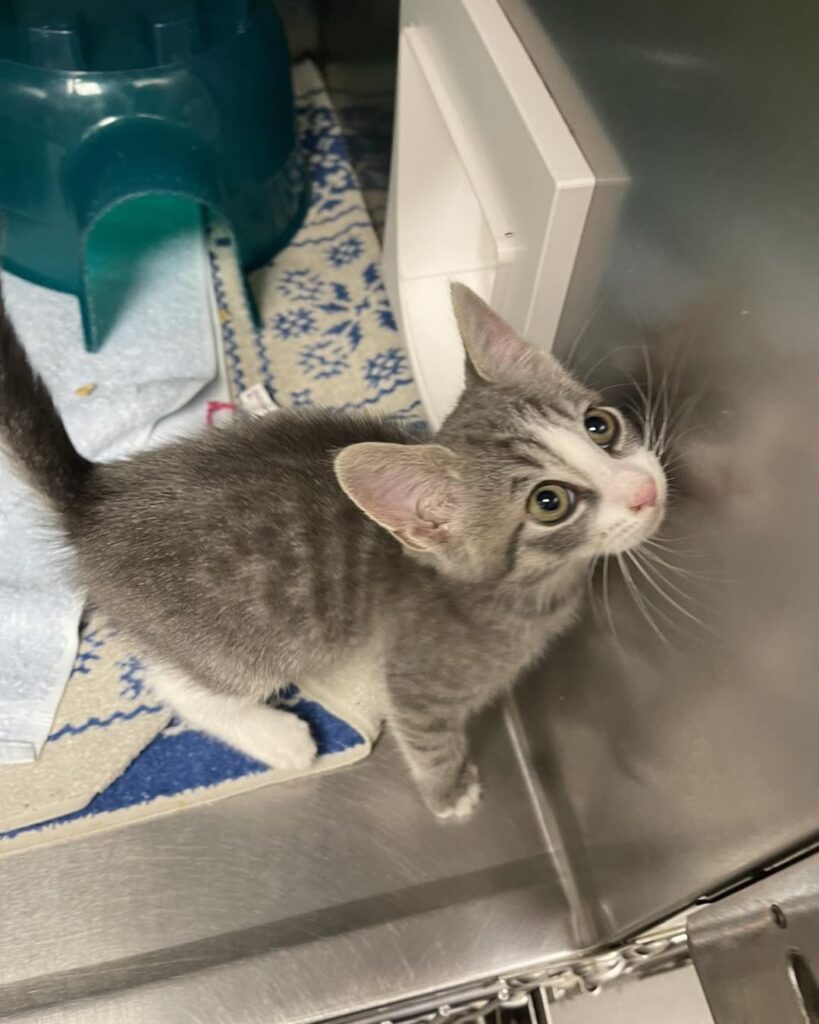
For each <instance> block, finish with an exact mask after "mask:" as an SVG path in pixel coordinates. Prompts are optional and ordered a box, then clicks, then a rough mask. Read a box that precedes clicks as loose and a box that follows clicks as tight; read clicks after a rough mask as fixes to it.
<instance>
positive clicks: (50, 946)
mask: <svg viewBox="0 0 819 1024" xmlns="http://www.w3.org/2000/svg"><path fill="white" fill-rule="evenodd" d="M502 3H503V6H504V7H505V9H506V10H507V11H508V13H509V15H510V18H511V19H512V21H513V22H514V23H515V24H517V25H518V27H519V28H520V34H521V37H522V39H523V42H524V44H525V45H527V46H529V48H530V52H531V54H532V57H533V59H534V60H535V62H536V63H538V62H539V67H540V70H541V73H542V75H543V76H544V78H545V80H546V82H547V84H548V85H549V86H550V88H551V89H552V91H553V93H554V95H555V98H556V99H557V101H558V103H559V105H561V106H562V107H563V108H564V111H565V113H566V116H567V117H568V118H569V120H570V122H571V123H572V127H573V129H574V130H575V132H576V134H577V137H578V139H579V140H580V142H581V145H582V146H583V147H584V149H585V150H586V152H587V155H588V156H589V157H590V159H592V160H593V162H594V159H595V158H596V159H597V160H598V161H600V160H601V159H603V158H602V157H601V156H600V154H601V153H603V154H606V153H608V154H609V155H611V154H616V156H617V161H616V167H615V168H614V169H612V168H613V167H614V164H612V165H611V166H605V167H604V166H602V165H601V166H599V167H596V168H595V169H596V170H600V171H603V172H605V173H606V174H608V175H609V179H610V180H611V181H612V182H620V181H622V176H621V177H620V178H618V177H617V175H618V174H621V171H622V169H623V168H624V169H625V173H626V174H627V175H628V177H629V178H630V186H629V189H628V191H627V193H626V195H625V199H624V203H623V206H622V208H621V213H620V215H619V220H618V221H617V223H616V229H615V230H614V231H613V232H612V231H609V232H608V233H607V232H606V231H603V232H602V234H601V233H600V232H590V233H589V234H588V236H587V237H586V238H585V239H584V245H586V246H590V247H593V248H594V250H595V251H587V252H586V253H583V254H581V262H580V268H581V270H582V268H584V267H586V268H588V267H590V266H594V265H595V264H596V263H598V262H599V259H598V258H599V255H600V250H599V247H600V246H602V245H604V244H607V243H605V241H604V238H605V236H606V235H607V234H608V235H609V236H611V238H612V241H611V246H612V247H611V251H610V255H609V257H608V259H607V260H606V261H605V263H606V268H607V269H606V272H605V273H604V275H603V278H602V281H601V285H600V290H599V293H598V294H597V295H596V296H595V299H594V301H589V302H588V308H587V309H585V310H580V309H578V308H576V303H575V304H574V306H572V304H571V303H570V308H569V309H567V314H566V320H565V322H564V323H563V324H562V326H561V336H560V338H559V344H558V347H559V348H560V349H562V351H563V352H564V354H566V353H571V354H572V355H573V357H574V358H575V360H576V361H578V362H580V363H584V362H585V363H586V364H587V365H591V364H593V363H594V362H595V361H597V360H599V359H601V358H602V362H600V364H599V365H598V367H597V368H596V369H595V373H596V375H597V376H598V377H600V379H601V380H602V381H603V382H604V383H605V382H606V381H607V380H615V379H616V378H617V377H618V376H619V375H620V374H622V373H625V374H626V375H628V374H629V373H634V374H637V376H638V377H640V376H643V377H644V376H645V375H644V371H643V370H642V363H641V361H640V357H639V352H638V350H636V349H634V348H633V347H631V346H633V345H634V343H635V341H636V342H637V343H639V344H643V343H645V344H646V345H647V347H648V350H649V352H650V357H651V362H652V364H653V365H654V367H655V370H657V371H658V372H660V373H663V372H665V373H667V376H668V378H669V380H671V381H678V380H679V381H680V385H679V391H678V394H677V404H678V407H679V401H680V399H682V401H683V402H685V401H686V400H688V399H690V401H689V402H688V405H687V408H685V409H684V410H683V411H685V416H684V417H682V419H683V421H684V422H685V423H686V426H687V427H688V426H690V427H692V428H693V429H694V432H693V433H692V434H689V435H688V437H687V440H686V443H685V445H684V446H683V448H682V449H681V450H680V454H681V457H683V460H684V461H683V463H682V465H683V466H684V467H686V473H685V474H681V473H680V469H679V466H678V467H676V470H675V474H676V476H675V486H676V487H677V489H678V491H679V492H680V494H681V499H680V501H679V502H678V505H677V509H676V511H675V514H674V516H673V517H672V523H671V525H670V527H669V531H668V532H669V535H670V536H671V537H675V538H680V537H682V538H685V539H684V540H679V539H674V540H670V541H669V544H670V545H671V547H672V548H673V549H675V551H676V552H677V553H666V555H665V557H666V560H667V561H671V562H674V563H676V564H679V565H680V566H681V567H683V569H684V570H685V572H684V573H683V574H681V575H679V576H676V577H675V578H674V582H675V585H676V586H677V587H678V588H679V589H681V590H683V591H684V592H685V595H686V596H681V595H680V594H679V593H678V592H677V591H669V594H670V596H671V598H672V601H671V602H669V601H664V599H663V598H661V597H660V596H659V595H658V594H656V593H655V592H653V590H652V587H651V586H650V585H648V584H646V583H645V582H644V581H643V585H644V596H643V600H644V601H648V602H651V604H652V605H653V606H654V612H653V614H654V616H655V618H657V619H658V620H659V623H660V628H661V630H662V632H663V633H664V634H666V635H667V637H668V642H664V641H661V640H660V639H658V638H657V636H656V635H655V633H654V632H653V631H652V630H651V628H650V627H648V626H647V625H646V624H645V623H643V622H642V620H641V619H640V617H639V616H638V615H637V614H636V613H634V611H633V606H632V610H631V611H629V610H628V608H629V606H628V605H627V603H626V602H625V601H623V600H622V599H623V598H624V597H626V598H627V597H628V595H627V594H623V593H622V589H623V588H622V587H620V588H619V591H620V592H616V593H613V594H612V600H613V601H614V603H615V610H614V613H613V617H614V620H615V623H616V627H617V630H616V636H611V635H610V634H611V630H610V629H609V627H608V624H607V621H606V615H605V612H601V614H600V616H599V621H596V622H592V620H591V617H590V618H589V620H588V621H587V622H586V623H585V624H584V627H583V629H581V630H580V631H579V632H578V634H577V635H575V636H574V637H573V638H572V639H571V640H570V641H568V642H566V643H565V644H564V645H563V646H562V647H561V649H560V650H558V651H556V652H554V653H553V654H552V656H551V658H550V659H549V660H548V662H547V663H546V664H545V665H544V667H543V668H542V669H540V670H538V671H537V672H535V673H533V676H532V678H531V679H529V680H528V681H527V683H526V684H525V686H524V687H523V689H522V690H521V691H520V697H519V700H518V702H517V709H518V710H517V712H516V715H517V718H516V722H517V725H516V727H515V730H513V731H512V732H511V733H510V732H509V731H508V730H507V728H506V727H505V725H504V724H503V722H502V719H501V716H500V715H499V714H498V713H493V714H492V715H490V716H489V718H488V719H487V721H486V722H485V729H484V735H483V739H482V742H481V743H480V745H479V760H480V762H481V766H482V770H483V774H484V779H485V782H486V794H487V795H486V801H485V803H484V805H483V807H482V809H481V810H480V813H479V814H478V816H477V817H476V818H475V819H474V821H472V822H470V823H469V824H467V825H466V826H464V827H462V828H444V827H441V826H439V825H438V824H436V823H435V822H434V821H433V820H431V818H430V817H429V815H428V813H427V812H426V811H425V810H424V808H423V807H422V805H421V804H420V802H419V801H418V799H417V797H416V795H415V792H414V790H413V788H412V786H411V784H410V783H409V781H408V780H407V777H406V772H405V770H404V768H403V765H402V764H401V763H400V760H399V758H398V757H397V755H396V753H395V750H394V749H393V747H392V745H391V743H390V742H389V740H387V741H385V742H384V743H383V744H381V745H380V746H379V748H378V749H377V750H376V752H375V753H374V755H373V756H372V758H370V759H369V760H368V761H367V762H366V763H364V764H362V765H360V766H357V767H356V768H354V769H350V770H347V771H344V772H340V773H337V774H333V775H328V776H323V777H320V778H317V779H313V780H310V781H305V782H301V783H298V784H292V785H288V786H284V787H275V788H272V789H268V790H262V791H258V792H255V793H252V794H246V795H243V796H240V797H235V798H233V799H231V800H228V801H222V802H219V803H216V804H213V805H212V806H207V807H202V806H200V807H196V808H193V809H190V810H188V811H186V812H183V813H180V814H175V815H172V816H169V817H166V818H161V819H156V820H153V821H149V822H145V823H141V824H136V825H133V826H131V827H128V828H124V829H121V830H118V831H111V832H109V833H107V834H101V835H98V836H93V837H89V838H86V839H84V840H78V841H73V842H69V843H66V844H64V845H59V846H53V847H50V848H47V849H42V850H33V851H31V852H28V853H21V854H19V855H17V856H14V857H7V858H4V859H2V860H0V908H2V912H1V913H0V1018H2V1019H5V1020H15V1021H23V1020H27V1021H35V1020H36V1021H51V1022H58V1021H59V1022H63V1024H69V1022H70V1024H79V1022H82V1024H96V1022H101V1021H111V1022H117V1024H128V1022H131V1021H133V1022H134V1024H136V1022H140V1024H152V1022H161V1024H165V1022H169V1024H176V1022H180V1024H181V1022H200V1024H201V1022H208V1024H209V1022H227V1021H230V1022H241V1024H263V1022H265V1024H269V1022H274V1021H275V1022H285V1021H288V1022H291V1021H293V1022H294V1021H308V1020H318V1019H322V1018H327V1017H332V1016H338V1015H342V1014H347V1013H352V1012H354V1011H361V1010H362V1009H365V1008H367V1007H375V1006H377V1005H381V1004H387V1003H390V1002H392V1001H393V1000H398V999H408V998H411V997H413V996H421V995H423V994H425V993H430V992H434V991H435V990H440V989H449V988H450V987H452V986H455V985H461V984H464V985H466V984H468V983H472V982H476V981H480V980H482V979H489V978H496V977H497V976H498V975H502V974H504V973H508V972H512V971H518V970H521V969H523V968H526V967H528V966H531V965H534V964H543V963H550V962H553V963H556V962H563V961H564V960H566V959H567V958H572V957H573V956H575V955H576V954H577V953H578V952H580V951H582V950H583V949H584V948H587V947H593V946H595V945H603V944H605V943H610V942H613V941H615V940H616V939H617V938H618V937H621V936H624V935H626V934H634V933H635V932H636V931H637V930H638V929H639V928H641V927H642V926H643V925H644V924H646V923H649V922H653V921H656V920H659V919H660V918H662V917H663V916H664V915H665V914H666V913H667V912H669V911H671V910H673V909H675V908H678V907H681V906H684V905H686V904H687V903H688V902H689V901H690V900H692V899H693V898H695V897H698V896H700V895H702V894H703V893H706V892H709V891H711V890H714V889H716V888H718V887H720V886H722V885H724V884H725V883H726V882H727V881H729V880H731V879H734V878H737V877H740V876H742V875H744V874H746V873H747V872H748V871H750V870H752V869H753V868H754V867H755V866H757V865H759V864H762V863H765V862H767V861H770V860H771V859H772V858H774V857H776V856H777V855H778V854H779V853H780V852H781V851H783V850H786V849H790V848H794V847H799V846H801V845H803V844H804V843H805V842H806V841H807V839H808V838H809V836H811V835H812V834H814V833H816V832H817V828H818V827H819V814H817V805H816V792H817V782H819V743H817V740H816V737H817V724H818V723H819V686H817V685H816V679H817V676H819V629H817V622H819V617H818V616H817V601H816V582H817V580H816V576H817V567H819V557H818V556H819V516H817V497H816V485H817V472H819V431H817V430H816V429H815V426H814V421H815V419H816V407H817V395H816V392H817V385H816V381H819V345H818V344H817V337H816V335H817V324H819V289H817V288H816V266H817V262H819V261H817V254H819V245H817V233H819V187H818V186H817V181H819V132H817V131H816V118H817V115H816V111H817V109H819V64H817V62H816V60H815V53H814V48H815V40H816V38H817V36H819V32H818V31H817V30H819V8H815V7H814V8H811V7H809V6H807V5H804V4H799V3H797V2H796V0H785V2H784V3H782V4H778V5H770V4H765V3H763V2H762V0H750V2H748V0H745V2H743V3H740V2H739V0H724V2H722V3H719V4H713V3H710V2H709V3H706V2H705V0H696V2H695V3H693V4H684V5H680V4H674V3H672V2H671V0H663V2H661V3H659V4H658V3H656V2H654V0H652V2H649V0H638V2H636V3H635V2H633V0H610V2H609V3H608V4H606V5H600V4H593V3H592V2H591V0H548V3H547V2H545V0H542V2H541V0H537V2H524V0H502ZM524 15H525V19H524ZM542 31H545V33H546V37H547V38H548V41H549V42H550V45H551V46H553V47H554V48H555V49H556V52H557V53H558V54H559V55H560V63H561V66H560V68H559V69H557V70H556V68H557V65H556V64H555V62H554V60H551V61H550V60H549V59H548V58H547V57H545V56H544V54H548V53H549V52H550V50H549V46H545V45H538V36H537V33H538V32H542ZM540 42H541V43H542V42H543V39H540ZM552 52H553V51H552ZM558 71H559V73H558ZM579 111H586V112H587V113H588V112H591V114H592V115H593V116H590V117H587V116H585V115H583V116H581V114H580V113H578V112H579ZM592 129H594V130H595V131H598V132H601V133H602V134H598V135H597V136H596V138H597V142H595V141H594V140H593V139H592V136H591V135H590V132H591V130H592ZM603 137H605V140H606V145H605V146H601V145H600V139H601V138H603ZM618 168H619V170H618ZM617 187H618V188H620V187H621V186H620V185H618V186H617ZM577 294H581V295H585V294H587V286H584V288H581V289H579V290H578V292H577ZM578 324H583V328H582V331H581V330H580V329H579V328H578ZM578 334H580V337H578ZM675 351H676V352H677V355H676V356H673V357H672V356H671V355H669V353H670V352H675ZM672 404H673V403H672ZM635 572H636V570H635ZM700 574H703V575H700ZM638 581H639V577H638ZM614 589H615V590H616V589H617V588H614ZM672 602H676V604H678V605H680V604H681V605H683V606H684V608H685V609H686V612H682V611H680V609H679V608H675V606H674V603H672ZM657 609H659V612H658V611H657ZM691 615H693V616H695V617H696V618H699V619H702V620H703V622H704V623H705V625H704V626H699V625H698V624H697V623H696V622H694V621H692V619H691V618H690V617H689V616H691Z"/></svg>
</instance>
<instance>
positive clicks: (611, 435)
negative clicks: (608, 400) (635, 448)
mask: <svg viewBox="0 0 819 1024" xmlns="http://www.w3.org/2000/svg"><path fill="white" fill-rule="evenodd" d="M583 425H584V426H585V428H586V431H587V433H588V435H589V437H590V438H591V439H592V441H594V443H595V444H599V445H600V447H601V448H608V447H610V446H611V445H613V444H614V442H615V441H616V440H617V435H618V434H619V433H620V424H619V423H618V422H617V418H616V416H615V415H614V414H613V413H610V412H609V411H608V409H589V411H588V412H587V413H586V418H585V419H584V420H583Z"/></svg>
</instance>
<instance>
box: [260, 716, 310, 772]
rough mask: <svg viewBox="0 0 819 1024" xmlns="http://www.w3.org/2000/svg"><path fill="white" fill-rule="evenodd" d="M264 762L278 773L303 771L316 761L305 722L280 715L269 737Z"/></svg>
mask: <svg viewBox="0 0 819 1024" xmlns="http://www.w3.org/2000/svg"><path fill="white" fill-rule="evenodd" d="M270 740H271V741H272V742H270V746H269V749H268V753H267V756H266V757H265V758H264V760H265V762H266V763H267V764H269V765H270V767H271V768H278V769H279V770H280V771H304V770H305V769H306V768H309V767H310V765H311V764H312V763H313V761H315V759H316V754H317V750H316V742H315V740H314V739H313V737H312V735H311V734H310V727H309V726H308V724H307V723H306V722H303V721H302V720H301V719H300V718H297V717H296V716H295V715H291V714H284V713H282V714H281V717H280V718H279V719H278V721H276V729H275V736H271V737H270Z"/></svg>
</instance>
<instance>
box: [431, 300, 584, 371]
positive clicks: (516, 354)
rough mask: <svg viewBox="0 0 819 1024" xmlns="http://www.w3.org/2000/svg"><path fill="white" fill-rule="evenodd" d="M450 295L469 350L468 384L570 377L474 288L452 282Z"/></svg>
mask: <svg viewBox="0 0 819 1024" xmlns="http://www.w3.org/2000/svg"><path fill="white" fill-rule="evenodd" d="M451 294H452V309H453V311H454V313H455V319H456V320H457V321H458V330H459V331H460V333H461V340H462V341H463V343H464V348H465V349H466V357H467V366H466V379H467V383H474V382H475V381H476V380H478V381H480V380H483V381H488V382H489V383H491V384H507V385H527V384H531V383H532V382H533V381H537V380H541V381H544V380H549V379H550V378H551V379H552V380H554V379H555V378H563V377H566V376H567V374H566V371H565V370H564V369H563V367H562V366H561V365H560V363H558V361H557V360H556V359H555V358H554V356H551V355H549V354H548V353H546V352H540V351H539V350H538V349H536V348H532V346H531V345H527V344H526V342H525V341H523V340H522V339H521V338H519V337H518V336H517V334H515V332H514V331H513V330H512V328H511V327H510V326H509V324H507V323H506V321H505V320H502V319H501V318H500V317H499V316H498V314H497V313H495V312H494V310H493V309H491V308H490V307H489V306H487V304H486V303H485V302H484V301H483V299H482V298H480V297H479V296H478V295H476V294H475V292H473V291H472V289H471V288H467V286H466V285H465V284H453V285H452V288H451Z"/></svg>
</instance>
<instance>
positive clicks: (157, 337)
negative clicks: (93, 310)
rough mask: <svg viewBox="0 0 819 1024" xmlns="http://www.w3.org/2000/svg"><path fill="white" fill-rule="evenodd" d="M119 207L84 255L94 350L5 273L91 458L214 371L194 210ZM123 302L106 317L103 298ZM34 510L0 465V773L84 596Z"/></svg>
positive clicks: (72, 429) (53, 693)
mask: <svg viewBox="0 0 819 1024" xmlns="http://www.w3.org/2000/svg"><path fill="white" fill-rule="evenodd" d="M126 206H128V207H130V209H129V210H128V211H127V217H126V216H125V215H123V217H122V218H120V219H119V220H117V218H116V217H115V215H111V218H112V219H111V221H109V222H108V223H107V224H105V222H103V223H104V224H105V231H104V232H103V233H102V235H101V236H100V239H99V243H98V245H97V248H96V250H95V257H97V258H96V259H95V260H94V266H95V274H96V275H97V278H96V280H95V282H94V287H95V295H96V294H98V295H100V296H101V297H102V298H103V299H104V300H105V301H106V304H107V306H108V308H103V309H101V310H100V313H101V318H102V319H103V321H104V322H105V323H106V324H107V325H108V330H107V334H106V337H105V341H104V344H103V346H102V349H101V350H100V351H99V352H97V353H94V354H92V353H88V352H86V351H85V348H84V344H83V334H82V327H81V322H80V311H79V303H78V302H77V300H76V298H74V297H73V296H71V295H65V294H62V293H59V292H54V291H50V290H48V289H46V288H41V287H39V286H37V285H34V284H31V283H29V282H27V281H23V280H21V279H19V278H15V277H13V276H12V275H10V274H5V275H4V283H3V289H4V296H5V300H6V304H7V306H8V309H9V312H10V315H11V318H12V321H13V323H14V324H15V326H16V328H17V330H18V332H19V334H20V337H21V339H22V342H23V344H24V345H25V348H26V350H27V352H28V354H29V357H30V358H31V360H32V363H33V364H34V366H35V367H36V369H37V370H38V371H39V372H40V373H41V374H42V376H43V377H44V379H45V381H46V383H47V384H48V387H49V389H50V390H51V393H52V394H53V395H54V398H55V401H56V404H57V406H58V408H59V410H60V413H61V415H62V416H63V418H64V421H65V424H66V427H67V429H68V433H69V434H70V436H71V438H72V440H73V442H74V444H75V445H76V446H77V449H78V450H79V451H80V452H81V453H82V454H83V455H85V456H86V457H87V458H91V459H95V460H107V459H112V458H117V457H121V456H122V455H124V454H126V453H128V452H131V451H133V450H135V449H137V448H139V447H141V446H143V445H144V444H146V443H147V441H148V438H149V436H150V433H151V430H152V428H153V425H154V424H155V423H156V422H157V420H159V419H160V418H162V417H163V416H166V415H168V414H169V413H171V412H173V411H174V410H175V409H178V408H180V407H181V406H183V405H184V404H185V403H186V402H188V401H189V400H190V399H191V398H192V397H193V396H194V395H195V394H197V393H198V392H199V391H200V390H201V389H202V387H204V385H205V384H206V383H207V382H208V381H210V380H211V379H212V378H213V376H214V374H215V373H216V355H215V352H216V339H215V336H214V326H213V322H212V315H211V280H210V273H209V267H208V255H207V247H206V243H205V238H204V232H203V228H202V224H201V218H200V214H199V211H198V209H197V208H195V207H194V206H193V205H192V204H188V203H185V202H174V201H173V200H169V199H167V198H164V197H148V198H146V199H143V200H139V201H138V202H137V203H135V204H133V205H131V204H126ZM134 212H138V216H137V217H133V216H132V215H133V213H134ZM123 214H125V211H123ZM100 257H101V258H100ZM123 294H124V295H125V301H124V303H123V304H122V307H121V309H117V308H115V304H114V303H113V302H112V301H110V300H111V297H112V296H115V295H123ZM98 308H99V307H98ZM42 509H43V505H42V500H41V499H40V498H39V497H38V496H37V495H35V494H34V493H32V492H31V491H30V490H29V489H28V488H27V487H26V486H25V485H24V484H23V483H22V482H21V481H19V480H18V479H16V478H15V476H14V475H13V473H12V471H11V470H10V468H9V467H8V465H6V464H3V463H0V762H20V761H30V760H33V759H34V758H35V757H36V756H37V755H38V754H39V752H40V749H41V747H42V745H43V743H44V742H45V739H46V737H47V735H48V732H49V729H50V726H51V723H52V721H53V718H54V714H55V711H56V709H57V705H58V703H59V700H60V697H61V696H62V692H63V688H64V686H65V683H66V681H67V679H68V676H69V674H70V671H71V666H72V663H73V661H74V657H75V654H76V651H77V627H78V625H79V620H80V616H81V613H82V607H83V600H84V595H83V594H82V593H80V592H78V590H77V589H76V588H75V587H73V586H72V585H71V584H69V582H68V581H67V579H66V575H65V572H64V566H63V564H61V559H60V558H59V557H58V547H57V546H55V540H58V538H55V537H54V535H53V533H52V534H50V533H49V530H48V529H47V527H46V526H45V525H44V519H43V515H42Z"/></svg>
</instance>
